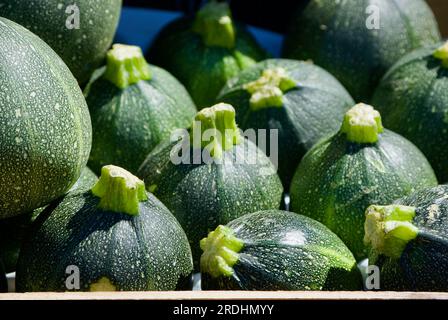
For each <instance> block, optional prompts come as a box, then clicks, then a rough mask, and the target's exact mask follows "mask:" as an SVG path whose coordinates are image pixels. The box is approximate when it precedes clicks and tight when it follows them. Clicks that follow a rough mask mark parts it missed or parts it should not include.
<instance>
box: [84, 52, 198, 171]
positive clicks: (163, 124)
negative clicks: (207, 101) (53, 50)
mask: <svg viewBox="0 0 448 320" xmlns="http://www.w3.org/2000/svg"><path fill="white" fill-rule="evenodd" d="M84 94H85V96H86V100H87V104H88V106H89V109H90V113H91V117H92V126H93V142H92V151H91V153H90V159H89V166H90V167H91V168H92V169H93V170H94V171H95V172H97V173H99V172H100V171H101V167H102V166H104V165H108V164H111V163H112V164H114V165H118V166H120V167H122V168H125V169H126V170H129V171H130V172H133V173H134V172H136V171H137V169H138V168H139V166H140V165H141V164H142V162H143V160H145V158H146V156H147V155H148V153H149V152H150V151H152V149H153V148H154V147H155V146H156V145H157V144H159V142H160V141H162V140H163V139H166V138H169V137H170V133H171V132H172V131H173V130H175V129H177V128H184V127H187V126H189V125H190V124H191V121H192V119H193V118H194V115H195V114H196V107H195V105H194V103H193V101H192V100H191V97H190V96H189V94H188V93H187V91H186V90H185V88H184V87H183V86H182V85H181V84H180V83H179V82H178V81H177V80H176V79H175V78H174V77H173V76H172V75H170V74H169V73H168V72H166V71H165V70H163V69H160V68H158V67H156V66H152V65H151V66H150V65H148V64H147V63H146V61H145V59H144V57H143V54H142V51H141V49H140V48H139V47H134V46H125V45H119V44H116V45H114V46H113V49H111V50H110V51H109V52H108V54H107V66H106V67H105V68H101V69H100V70H98V72H96V73H95V76H94V77H92V80H91V82H89V84H88V86H87V87H86V89H85V93H84Z"/></svg>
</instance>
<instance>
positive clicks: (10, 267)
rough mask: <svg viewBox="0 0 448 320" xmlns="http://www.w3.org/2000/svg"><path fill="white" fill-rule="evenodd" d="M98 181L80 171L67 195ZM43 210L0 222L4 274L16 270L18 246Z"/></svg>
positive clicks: (91, 173) (0, 256) (78, 191)
mask: <svg viewBox="0 0 448 320" xmlns="http://www.w3.org/2000/svg"><path fill="white" fill-rule="evenodd" d="M97 181H98V178H97V176H96V175H95V174H94V173H93V171H92V170H90V169H89V168H87V167H85V168H84V169H83V170H82V171H81V177H79V179H78V181H77V182H76V183H75V184H74V185H73V187H72V188H71V189H70V190H69V193H83V192H86V191H88V190H90V189H91V188H92V187H93V186H94V184H95V183H96V182H97ZM43 210H45V208H39V209H36V210H34V211H33V212H32V213H28V214H22V215H20V216H17V217H13V218H9V219H4V220H0V258H1V259H2V260H3V262H4V266H5V270H6V272H13V271H15V270H16V264H17V259H18V258H19V251H20V246H21V245H22V241H23V239H24V237H25V236H26V234H27V232H28V229H29V226H30V224H31V223H32V222H33V221H34V220H35V219H36V218H37V216H38V215H39V214H40V213H41V212H42V211H43Z"/></svg>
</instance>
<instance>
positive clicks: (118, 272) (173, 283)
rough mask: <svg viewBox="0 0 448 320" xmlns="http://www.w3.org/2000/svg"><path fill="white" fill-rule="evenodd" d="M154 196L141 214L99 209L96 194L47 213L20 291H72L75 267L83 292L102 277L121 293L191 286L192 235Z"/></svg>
mask: <svg viewBox="0 0 448 320" xmlns="http://www.w3.org/2000/svg"><path fill="white" fill-rule="evenodd" d="M148 197H149V200H148V201H146V202H141V203H140V214H139V215H137V216H131V215H128V214H122V213H116V212H110V211H104V210H101V209H99V208H98V204H99V198H97V197H95V196H94V195H93V194H92V193H91V192H90V191H88V192H86V193H82V194H75V195H68V196H66V197H65V198H64V199H63V200H62V201H61V202H59V203H54V204H52V205H51V206H50V207H48V208H47V209H45V211H44V212H43V213H42V214H40V215H39V217H38V218H37V219H36V221H35V223H34V224H33V225H32V227H31V231H30V234H29V236H28V237H27V238H26V239H25V241H24V243H23V246H22V250H21V252H20V256H19V261H18V263H17V273H16V274H17V278H16V287H17V291H18V292H26V291H66V290H67V288H66V286H65V281H66V278H67V276H68V275H67V274H66V273H65V270H66V268H67V266H70V265H75V266H77V267H78V268H79V270H80V286H81V288H80V290H81V291H88V290H89V287H90V285H91V284H92V283H95V282H97V281H98V280H99V279H100V278H102V277H106V278H108V279H109V280H110V281H111V283H112V284H113V285H114V286H115V287H116V289H117V291H149V290H155V291H161V290H175V289H189V288H191V286H190V285H191V283H190V282H191V281H190V280H191V273H192V270H193V263H192V257H191V250H190V247H189V245H188V240H187V237H186V236H185V233H184V232H183V230H182V228H181V226H180V225H179V223H178V222H177V221H176V219H175V218H174V217H173V215H172V214H171V213H170V212H169V210H168V209H167V208H166V207H165V206H164V205H163V204H162V203H161V202H160V201H159V200H157V198H156V197H154V196H153V195H152V194H148Z"/></svg>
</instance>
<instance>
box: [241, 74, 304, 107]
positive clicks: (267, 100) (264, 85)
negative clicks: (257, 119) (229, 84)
mask: <svg viewBox="0 0 448 320" xmlns="http://www.w3.org/2000/svg"><path fill="white" fill-rule="evenodd" d="M296 87H297V83H296V81H294V80H293V79H291V78H290V77H289V76H288V74H287V72H286V70H285V69H283V68H274V69H266V70H264V71H263V73H262V75H261V77H260V78H259V79H258V80H255V81H253V82H250V83H248V84H246V85H245V86H244V89H245V90H246V91H247V92H249V93H250V94H251V98H250V108H251V109H252V110H253V111H257V110H260V109H264V108H270V107H282V106H283V94H284V93H285V92H287V91H289V90H291V89H293V88H296Z"/></svg>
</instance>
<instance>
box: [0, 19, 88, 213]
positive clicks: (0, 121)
mask: <svg viewBox="0 0 448 320" xmlns="http://www.w3.org/2000/svg"><path fill="white" fill-rule="evenodd" d="M0 43H1V44H2V45H1V46H0V218H7V217H12V216H15V215H18V214H21V213H26V212H31V211H32V210H34V209H36V208H38V207H41V206H43V205H45V204H47V203H49V202H50V201H52V200H54V199H56V198H57V197H59V196H61V195H63V194H64V193H65V192H67V191H68V190H69V189H70V187H71V186H72V185H73V184H74V183H75V182H76V180H77V179H78V178H79V176H80V173H81V169H82V168H84V166H85V165H86V162H87V159H88V156H89V152H90V147H91V123H90V116H89V112H88V108H87V105H86V102H85V100H84V97H83V95H82V92H81V90H80V89H79V86H78V83H77V82H76V80H75V78H74V77H73V76H72V75H71V73H70V71H69V70H68V68H67V66H66V65H65V64H64V63H63V61H62V60H61V59H60V58H59V57H58V56H57V54H56V53H55V52H54V51H53V50H51V48H50V47H49V46H48V45H46V44H45V43H44V42H43V41H42V40H40V39H39V38H38V37H36V36H35V35H34V34H32V33H31V32H29V31H28V30H26V29H25V28H23V27H21V26H20V25H18V24H16V23H14V22H12V21H9V20H7V19H4V18H0Z"/></svg>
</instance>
